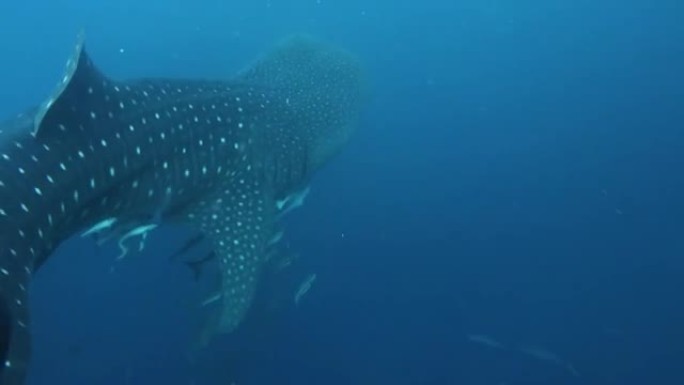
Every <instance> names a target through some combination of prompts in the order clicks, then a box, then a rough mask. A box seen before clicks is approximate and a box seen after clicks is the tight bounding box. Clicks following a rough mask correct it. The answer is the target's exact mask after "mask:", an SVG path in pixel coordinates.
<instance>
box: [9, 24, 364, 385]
mask: <svg viewBox="0 0 684 385" xmlns="http://www.w3.org/2000/svg"><path fill="white" fill-rule="evenodd" d="M361 89H362V80H361V73H360V67H359V64H358V62H357V61H356V59H355V58H353V57H352V56H351V55H349V54H347V53H346V52H344V51H341V50H338V49H335V48H330V47H327V46H325V45H323V44H321V43H318V42H315V41H313V40H310V39H307V38H301V37H298V38H293V39H290V40H287V41H286V42H284V43H283V44H281V45H280V46H278V47H277V48H276V49H275V50H274V51H273V52H272V53H270V54H269V55H266V56H264V57H263V58H261V59H260V60H257V61H256V63H254V65H252V66H251V67H249V68H248V69H247V70H245V71H243V72H242V73H240V74H239V75H238V76H236V77H235V78H233V79H232V80H230V81H206V80H177V79H139V80H132V81H118V80H113V79H110V78H108V77H107V76H105V75H104V74H103V73H102V72H101V71H100V70H99V69H98V68H97V67H96V66H95V65H94V64H93V62H92V61H91V59H90V58H89V57H88V55H87V53H86V51H85V49H84V44H83V39H79V43H78V44H77V46H76V49H75V53H74V55H73V57H72V58H71V59H70V60H69V61H68V63H67V72H66V74H65V75H64V77H63V78H62V79H61V82H60V83H59V86H58V88H57V90H56V92H55V93H54V94H53V95H52V96H51V97H49V98H48V99H47V101H45V103H43V104H42V105H41V106H40V107H39V108H37V109H34V110H32V111H29V112H27V113H26V114H24V115H22V116H21V117H20V118H18V119H16V120H14V121H11V122H7V123H5V124H4V125H0V384H2V385H18V384H22V383H23V380H24V378H25V375H26V372H27V368H28V364H29V359H30V319H29V307H28V306H27V301H28V291H29V284H30V279H31V277H32V275H33V274H34V273H35V272H36V271H37V270H38V269H39V268H40V266H41V265H42V264H43V263H44V262H45V260H46V259H47V258H48V257H49V256H50V254H51V253H52V252H53V251H54V250H55V248H56V246H57V245H59V244H60V243H61V242H62V241H63V240H65V239H67V238H68V237H70V236H71V235H72V234H74V233H76V232H78V231H83V230H84V229H88V228H91V229H99V228H106V227H111V224H112V223H114V222H112V221H113V219H112V218H120V219H121V220H120V221H119V222H117V224H116V226H117V228H125V227H126V226H129V225H132V224H135V225H137V223H136V222H135V221H133V220H132V219H131V218H155V221H159V220H161V221H179V222H185V223H189V224H190V225H192V226H194V227H195V228H196V229H197V230H199V231H200V232H201V233H203V234H204V235H205V238H206V239H207V240H208V242H210V243H211V245H212V247H213V251H214V253H215V254H216V258H217V260H218V264H219V266H220V276H221V280H220V287H218V288H217V289H216V292H215V297H216V299H217V300H216V301H214V303H212V304H211V305H210V306H213V307H214V308H215V314H214V315H215V316H214V317H211V318H212V323H211V324H209V325H208V326H207V334H210V335H212V334H216V333H225V332H230V331H232V330H233V329H235V328H236V327H237V326H238V325H239V323H240V322H241V320H242V319H243V317H244V314H245V312H246V311H247V309H248V307H249V306H250V302H251V301H252V297H253V293H254V291H255V287H256V285H257V277H258V276H259V272H260V270H261V269H262V266H263V264H264V259H265V258H266V257H267V255H266V249H267V244H268V242H269V240H270V239H272V237H273V236H274V229H275V227H276V226H275V225H276V224H275V222H276V218H277V217H278V215H279V212H278V207H277V206H276V202H280V201H283V200H286V199H287V198H288V196H290V195H291V194H295V193H297V192H298V191H302V189H304V188H305V187H306V186H307V185H308V183H309V180H310V178H311V176H312V173H313V172H314V171H315V170H316V169H318V168H319V167H320V166H321V165H323V164H324V163H325V162H326V161H327V160H328V159H329V158H331V156H333V155H334V154H335V153H337V152H338V151H339V150H340V149H341V147H342V146H343V145H344V144H345V142H346V141H347V139H348V137H349V135H350V134H351V133H352V131H353V128H354V126H355V125H356V120H357V117H358V111H359V107H360V100H361ZM103 221H104V222H103ZM119 223H121V225H119ZM144 225H145V224H144V223H141V224H140V226H139V227H136V228H134V229H133V230H131V231H130V232H128V233H126V234H125V235H124V236H125V237H131V236H134V235H142V234H143V233H144V230H145V229H151V228H153V226H154V224H148V226H147V227H146V226H144ZM118 226H121V227H118ZM130 227H132V226H130Z"/></svg>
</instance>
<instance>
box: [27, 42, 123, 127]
mask: <svg viewBox="0 0 684 385" xmlns="http://www.w3.org/2000/svg"><path fill="white" fill-rule="evenodd" d="M110 83H111V81H109V80H108V79H107V78H106V77H105V76H104V75H102V74H101V73H100V71H99V70H98V69H97V68H96V67H95V65H94V64H93V62H92V60H90V57H89V56H88V53H87V52H86V48H85V33H84V32H81V33H79V35H78V38H77V41H76V46H75V47H74V50H73V53H72V55H71V57H69V60H67V63H66V69H65V72H64V75H63V76H62V78H61V79H60V81H59V83H58V84H57V87H56V88H55V90H54V91H53V92H52V94H51V95H50V97H48V98H47V99H46V100H45V101H44V102H43V103H42V104H41V105H40V107H39V108H38V110H37V111H36V114H35V117H34V121H33V130H32V134H33V136H34V137H37V138H41V137H48V136H52V135H64V132H66V131H73V130H75V129H81V130H82V129H84V127H83V126H81V127H70V125H69V122H87V121H88V120H90V119H91V118H90V117H89V116H91V115H93V114H96V113H97V112H102V111H95V110H96V108H95V106H100V108H101V106H103V105H105V103H101V102H102V100H101V98H104V97H105V95H106V94H107V92H105V91H109V89H108V88H109V87H113V86H111V85H110ZM74 106H78V108H75V107H74Z"/></svg>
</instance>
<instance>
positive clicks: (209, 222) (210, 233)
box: [187, 181, 275, 334]
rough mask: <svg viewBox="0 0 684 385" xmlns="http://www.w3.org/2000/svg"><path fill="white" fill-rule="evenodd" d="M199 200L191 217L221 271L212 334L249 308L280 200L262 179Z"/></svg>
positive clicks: (235, 324)
mask: <svg viewBox="0 0 684 385" xmlns="http://www.w3.org/2000/svg"><path fill="white" fill-rule="evenodd" d="M233 187H234V189H228V190H225V191H222V192H221V193H220V194H218V195H215V196H213V197H212V198H211V199H207V200H203V201H201V202H199V203H198V204H197V205H196V206H195V207H193V208H191V209H189V210H188V212H187V219H188V220H189V221H190V222H191V223H192V224H193V225H194V226H195V227H197V228H198V229H199V230H200V231H201V232H202V233H203V234H204V236H205V238H206V239H207V240H208V241H209V242H210V244H211V248H212V249H213V252H214V254H215V258H216V266H218V269H219V276H220V284H219V287H218V288H217V289H216V291H215V292H214V293H213V294H212V296H214V297H215V299H216V300H215V301H211V302H210V303H207V307H209V306H214V307H218V309H217V311H218V312H219V313H220V315H219V317H218V321H217V322H212V323H211V324H210V325H211V326H210V327H211V328H213V329H214V330H213V331H211V333H209V332H206V331H205V334H219V333H229V332H231V331H233V330H234V329H235V328H237V327H238V325H239V324H240V322H241V321H242V320H243V318H244V316H245V314H246V313H247V310H248V309H249V307H250V305H251V303H252V299H253V297H254V292H255V289H256V286H257V281H258V278H259V276H260V274H261V271H262V268H263V266H264V265H265V263H266V261H267V258H268V253H267V246H268V242H269V240H270V239H271V237H272V234H273V228H274V222H275V201H274V199H273V198H272V197H270V196H269V194H268V193H267V192H266V191H264V189H263V188H261V186H260V183H258V181H247V182H245V183H244V184H239V185H236V186H233Z"/></svg>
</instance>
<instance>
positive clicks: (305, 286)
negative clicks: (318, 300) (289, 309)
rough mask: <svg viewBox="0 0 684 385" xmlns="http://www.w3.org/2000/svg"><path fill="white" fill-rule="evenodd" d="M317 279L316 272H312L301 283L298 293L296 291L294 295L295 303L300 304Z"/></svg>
mask: <svg viewBox="0 0 684 385" xmlns="http://www.w3.org/2000/svg"><path fill="white" fill-rule="evenodd" d="M315 280H316V273H313V274H310V275H309V276H308V277H306V279H304V281H303V282H302V283H301V284H300V285H299V289H297V293H295V297H294V302H295V305H299V301H300V300H301V299H302V297H303V296H304V295H305V294H306V293H308V292H309V290H311V286H312V285H313V283H314V281H315Z"/></svg>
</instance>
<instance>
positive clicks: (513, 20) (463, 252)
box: [0, 0, 684, 385]
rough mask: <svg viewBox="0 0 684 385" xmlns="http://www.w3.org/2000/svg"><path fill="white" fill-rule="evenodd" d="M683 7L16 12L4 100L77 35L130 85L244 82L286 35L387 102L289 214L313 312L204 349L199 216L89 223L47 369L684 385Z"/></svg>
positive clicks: (97, 377)
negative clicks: (109, 228)
mask: <svg viewBox="0 0 684 385" xmlns="http://www.w3.org/2000/svg"><path fill="white" fill-rule="evenodd" d="M681 20H684V3H682V2H679V1H674V0H669V1H668V0H660V1H653V2H645V1H636V0H626V1H620V2H618V1H609V0H603V1H588V0H576V1H560V0H551V1H532V0H523V1H520V0H518V1H512V0H467V1H460V0H445V1H430V0H428V1H422V2H415V1H406V0H395V1H391V2H390V1H376V2H372V3H369V2H366V1H359V0H350V1H344V2H342V1H331V0H319V1H317V0H280V1H276V0H271V1H266V0H258V1H237V0H236V1H231V2H224V1H218V0H213V1H209V0H196V1H184V0H175V1H167V0H165V1H162V0H146V1H144V2H138V1H131V0H119V1H116V2H114V1H107V2H94V1H85V0H80V1H77V0H59V1H47V0H34V1H27V2H18V1H16V2H12V1H3V2H2V3H0V25H1V26H2V31H3V32H4V33H2V34H1V35H0V53H1V55H2V58H3V60H2V64H0V114H1V115H2V116H5V117H8V116H10V115H11V114H14V113H17V112H20V111H22V110H23V109H25V108H27V107H28V106H31V105H35V104H36V103H39V102H40V101H42V100H43V98H44V97H45V96H46V95H48V94H49V92H50V91H51V90H52V88H53V86H54V84H55V82H56V81H57V80H58V79H59V76H60V75H61V71H62V70H63V64H64V61H65V60H66V58H67V57H68V55H69V53H70V52H71V49H72V46H73V44H74V41H75V38H76V36H77V34H78V32H79V30H81V29H83V30H85V31H86V35H87V43H88V48H89V50H90V51H91V53H92V55H93V57H94V60H95V61H96V62H97V63H99V65H100V67H102V69H103V70H105V71H106V72H107V73H108V74H111V75H112V76H115V77H122V78H123V77H136V76H177V77H207V78H224V77H228V76H230V75H231V74H233V73H235V72H236V71H237V70H239V69H241V68H243V67H244V66H245V65H247V64H248V63H249V62H250V61H251V60H253V59H254V57H256V56H258V55H259V54H263V53H264V52H266V51H267V50H268V49H269V47H271V46H272V44H274V43H275V42H277V41H278V40H279V39H282V38H283V37H286V36H287V35H290V34H292V33H301V32H303V33H308V34H311V35H314V36H317V37H320V38H323V39H325V40H328V41H330V42H332V43H334V44H337V45H340V46H343V47H345V48H347V49H349V50H351V51H353V52H355V53H357V54H358V56H359V57H360V59H361V61H362V62H363V64H364V67H365V69H366V73H367V78H368V83H369V89H370V96H369V101H368V106H367V108H366V110H365V112H364V116H363V119H362V123H361V125H360V127H359V130H358V132H357V134H356V136H355V137H354V138H353V140H352V141H351V142H350V144H349V146H348V147H347V148H346V149H345V151H344V152H343V153H342V154H341V155H340V156H339V157H338V158H336V159H335V160H334V161H333V162H332V163H331V164H330V165H329V166H328V167H326V168H325V169H324V170H322V171H321V172H320V173H319V175H317V177H316V178H315V180H314V182H313V185H312V193H311V195H310V196H309V197H308V200H307V202H306V204H305V205H304V207H303V208H301V209H299V210H298V211H297V212H296V213H293V214H292V215H291V216H290V217H289V218H287V232H286V238H287V242H288V244H289V245H290V247H291V248H292V249H293V250H296V251H297V252H299V253H300V254H301V255H302V259H301V261H302V264H303V265H302V266H300V267H299V268H301V269H302V270H304V271H311V272H316V273H317V277H318V278H317V280H316V283H315V285H314V287H313V289H312V290H311V292H310V293H309V294H307V296H306V297H305V298H304V299H303V301H302V303H301V304H300V305H299V306H297V307H294V306H292V307H291V308H289V309H288V310H286V311H285V312H283V313H281V314H278V316H277V317H275V316H274V317H273V319H267V320H262V321H261V322H255V323H254V324H251V325H249V327H247V328H245V330H243V331H241V332H239V333H237V334H236V335H233V336H227V337H225V338H221V339H220V340H219V341H217V342H216V343H214V344H212V345H211V346H210V348H209V349H207V350H206V351H202V352H199V353H195V354H190V353H189V349H188V345H189V343H190V342H191V340H192V339H193V335H194V332H195V330H196V328H195V327H196V323H197V319H196V318H195V317H194V316H193V315H194V312H193V309H194V306H195V303H194V302H193V301H194V300H195V299H196V298H195V295H196V294H197V291H198V288H197V287H196V284H195V282H194V281H193V279H192V276H191V274H190V273H189V272H188V271H187V269H185V268H184V266H182V264H179V263H173V262H170V261H169V260H168V255H169V254H171V253H172V252H173V250H174V248H175V247H178V246H179V245H180V244H181V243H182V242H181V240H180V239H181V238H180V235H182V234H181V233H182V232H183V230H182V229H176V228H164V229H162V230H160V231H158V232H155V233H153V234H152V235H151V239H150V243H149V244H148V248H147V250H146V251H145V252H144V253H142V254H141V255H137V256H134V257H131V258H129V259H127V260H125V261H123V262H119V263H115V261H114V259H115V257H116V255H117V249H116V247H115V245H108V246H106V247H104V248H98V247H96V246H95V245H94V244H92V242H88V241H83V240H80V239H74V240H72V241H70V242H68V244H66V245H64V246H63V247H61V248H60V250H59V251H58V252H57V253H56V255H54V256H53V257H52V258H51V259H50V260H49V262H48V263H47V264H46V266H45V267H44V268H43V269H42V270H41V271H40V272H39V274H37V277H36V279H35V281H34V284H33V288H32V298H31V307H32V313H33V323H34V325H33V326H34V359H33V363H32V368H31V373H30V378H29V381H28V383H29V384H31V385H41V384H48V383H50V384H54V383H58V384H70V385H80V384H87V385H92V384H103V385H107V384H126V385H129V384H130V385H133V384H150V383H164V384H170V385H172V384H183V385H188V384H196V385H203V384H207V385H213V384H232V383H234V384H239V385H250V384H330V385H334V384H390V383H391V384H398V385H399V384H474V385H480V384H482V385H485V384H493V385H497V384H498V385H502V384H508V385H514V384H620V385H629V384H644V383H649V384H663V385H664V384H682V383H684V374H683V373H682V370H681V366H682V363H683V362H684V347H683V346H684V332H682V327H681V325H683V324H684V306H682V304H684V279H682V278H683V276H684V258H683V255H684V237H683V236H682V234H684V219H682V217H683V216H684V203H683V200H682V199H681V197H682V196H684V174H682V172H681V170H682V169H684V74H683V73H682V70H681V69H682V68H684V44H682V41H684V24H683V23H681Z"/></svg>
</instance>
